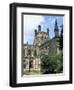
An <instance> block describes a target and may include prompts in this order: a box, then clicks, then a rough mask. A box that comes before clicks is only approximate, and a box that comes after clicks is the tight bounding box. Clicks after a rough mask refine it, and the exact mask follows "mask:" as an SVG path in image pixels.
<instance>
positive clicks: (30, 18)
mask: <svg viewBox="0 0 74 90" xmlns="http://www.w3.org/2000/svg"><path fill="white" fill-rule="evenodd" d="M56 19H57V23H58V29H59V32H60V31H61V27H60V26H61V25H63V16H54V15H53V16H52V15H50V16H46V15H25V14H24V17H23V22H24V23H23V43H24V44H26V43H27V42H28V43H29V44H33V41H34V36H35V33H34V30H35V29H37V30H38V25H41V31H44V32H47V28H49V30H50V31H49V37H50V38H53V37H54V25H55V20H56Z"/></svg>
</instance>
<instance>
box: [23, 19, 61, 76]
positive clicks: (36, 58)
mask: <svg viewBox="0 0 74 90" xmlns="http://www.w3.org/2000/svg"><path fill="white" fill-rule="evenodd" d="M54 33H55V37H53V38H52V39H50V37H49V29H48V28H47V32H43V31H41V26H40V25H39V26H38V30H35V39H34V42H33V45H29V44H28V42H27V43H26V44H24V45H23V61H22V62H23V63H22V64H23V65H22V73H23V75H24V74H26V71H29V72H31V71H37V72H40V63H41V60H40V55H41V54H46V55H48V53H49V54H54V53H59V52H60V50H59V31H58V25H57V20H56V21H55V27H54Z"/></svg>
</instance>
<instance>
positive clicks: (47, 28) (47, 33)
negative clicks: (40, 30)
mask: <svg viewBox="0 0 74 90" xmlns="http://www.w3.org/2000/svg"><path fill="white" fill-rule="evenodd" d="M47 34H48V36H49V28H47Z"/></svg>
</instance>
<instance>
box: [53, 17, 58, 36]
mask: <svg viewBox="0 0 74 90" xmlns="http://www.w3.org/2000/svg"><path fill="white" fill-rule="evenodd" d="M54 32H55V37H58V36H59V31H58V24H57V19H56V20H55V27H54Z"/></svg>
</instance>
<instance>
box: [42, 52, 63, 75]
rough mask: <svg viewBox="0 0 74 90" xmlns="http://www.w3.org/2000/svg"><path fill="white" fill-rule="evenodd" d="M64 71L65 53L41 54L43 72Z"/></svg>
mask: <svg viewBox="0 0 74 90" xmlns="http://www.w3.org/2000/svg"><path fill="white" fill-rule="evenodd" d="M62 71H63V53H60V54H55V55H49V54H48V55H42V56H41V72H42V73H43V74H50V73H61V72H62Z"/></svg>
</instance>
